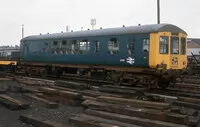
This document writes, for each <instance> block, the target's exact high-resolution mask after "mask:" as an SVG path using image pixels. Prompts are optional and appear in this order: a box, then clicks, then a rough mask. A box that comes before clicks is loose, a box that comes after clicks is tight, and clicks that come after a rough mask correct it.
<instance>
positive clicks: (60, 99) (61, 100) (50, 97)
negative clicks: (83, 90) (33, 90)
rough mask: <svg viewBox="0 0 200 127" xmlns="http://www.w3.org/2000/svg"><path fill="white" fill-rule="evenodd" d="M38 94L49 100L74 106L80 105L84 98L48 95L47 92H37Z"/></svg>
mask: <svg viewBox="0 0 200 127" xmlns="http://www.w3.org/2000/svg"><path fill="white" fill-rule="evenodd" d="M36 96H38V97H41V98H44V99H46V100H49V101H53V102H56V103H63V104H68V105H72V106H80V105H81V103H82V102H83V100H80V99H70V98H66V97H61V96H58V95H46V94H37V95H36Z"/></svg>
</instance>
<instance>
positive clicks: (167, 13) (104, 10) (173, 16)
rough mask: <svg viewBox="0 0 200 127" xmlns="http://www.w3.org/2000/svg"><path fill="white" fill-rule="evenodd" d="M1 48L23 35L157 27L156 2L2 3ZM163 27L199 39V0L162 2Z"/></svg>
mask: <svg viewBox="0 0 200 127" xmlns="http://www.w3.org/2000/svg"><path fill="white" fill-rule="evenodd" d="M0 1H1V4H0V16H1V18H0V35H1V36H0V45H15V44H19V42H20V39H21V36H22V34H21V26H22V24H24V29H25V31H24V34H25V36H29V35H35V34H36V35H39V34H40V33H42V34H46V33H48V32H49V33H58V32H61V31H66V26H67V25H68V26H69V29H70V30H74V31H78V30H81V27H83V29H84V30H85V29H88V28H90V29H91V25H90V20H91V18H96V20H97V24H96V26H95V28H96V29H99V28H100V27H103V28H111V27H121V26H122V25H125V26H133V25H138V24H142V25H146V24H155V23H157V0H0ZM160 1H161V23H171V24H175V25H177V26H179V27H181V28H182V29H184V30H185V31H186V32H187V33H188V36H189V37H196V38H197V37H199V38H200V0H160Z"/></svg>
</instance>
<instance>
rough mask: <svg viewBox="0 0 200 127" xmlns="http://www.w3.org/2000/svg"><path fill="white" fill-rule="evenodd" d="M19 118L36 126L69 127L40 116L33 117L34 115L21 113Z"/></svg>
mask: <svg viewBox="0 0 200 127" xmlns="http://www.w3.org/2000/svg"><path fill="white" fill-rule="evenodd" d="M19 120H21V121H22V122H25V123H27V124H32V125H34V126H36V127H68V126H67V125H63V124H60V123H57V122H55V121H50V120H44V119H42V118H40V117H33V116H32V115H20V116H19Z"/></svg>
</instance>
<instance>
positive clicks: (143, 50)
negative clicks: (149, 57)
mask: <svg viewBox="0 0 200 127" xmlns="http://www.w3.org/2000/svg"><path fill="white" fill-rule="evenodd" d="M144 40H148V42H149V43H148V50H147V51H145V49H144V42H146V41H144ZM149 49H150V39H149V38H143V39H142V52H143V53H148V52H149Z"/></svg>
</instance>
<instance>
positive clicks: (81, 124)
mask: <svg viewBox="0 0 200 127" xmlns="http://www.w3.org/2000/svg"><path fill="white" fill-rule="evenodd" d="M69 122H70V123H73V124H75V125H77V126H78V127H140V126H138V125H133V124H128V123H123V122H119V121H116V120H108V119H104V118H100V117H95V116H90V115H86V114H80V115H78V116H76V117H72V118H70V119H69Z"/></svg>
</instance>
